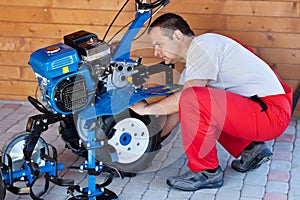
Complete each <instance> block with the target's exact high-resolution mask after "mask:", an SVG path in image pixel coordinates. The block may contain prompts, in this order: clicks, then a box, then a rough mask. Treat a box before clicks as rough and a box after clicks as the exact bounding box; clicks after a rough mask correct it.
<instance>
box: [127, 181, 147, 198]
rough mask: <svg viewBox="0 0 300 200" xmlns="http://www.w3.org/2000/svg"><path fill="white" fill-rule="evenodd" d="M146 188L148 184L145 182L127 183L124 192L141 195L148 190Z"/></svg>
mask: <svg viewBox="0 0 300 200" xmlns="http://www.w3.org/2000/svg"><path fill="white" fill-rule="evenodd" d="M148 186H149V184H148V183H145V182H136V181H129V182H128V183H127V184H126V185H125V187H124V191H127V193H129V194H137V195H143V194H144V193H145V191H146V190H147V189H148Z"/></svg>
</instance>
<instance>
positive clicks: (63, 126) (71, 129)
mask: <svg viewBox="0 0 300 200" xmlns="http://www.w3.org/2000/svg"><path fill="white" fill-rule="evenodd" d="M58 132H59V133H60V134H61V137H62V139H63V141H64V142H66V146H65V147H66V148H69V149H71V150H72V152H73V153H75V154H76V155H79V156H82V157H86V158H87V151H86V149H85V148H83V147H80V146H79V140H80V137H79V135H78V132H77V130H76V126H75V122H74V116H73V115H68V116H66V117H65V118H63V120H61V121H60V124H59V127H58ZM67 143H68V145H71V148H70V147H69V146H68V145H67Z"/></svg>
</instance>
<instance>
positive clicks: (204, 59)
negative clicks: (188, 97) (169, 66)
mask: <svg viewBox="0 0 300 200" xmlns="http://www.w3.org/2000/svg"><path fill="white" fill-rule="evenodd" d="M208 45H209V44H203V41H201V40H199V39H197V38H196V39H194V40H193V41H192V43H191V45H190V48H189V49H188V52H187V59H186V76H185V81H189V80H193V79H200V80H213V81H216V80H217V76H218V71H219V69H218V65H217V60H218V59H217V53H216V52H217V51H216V50H214V48H213V46H212V47H210V46H208Z"/></svg>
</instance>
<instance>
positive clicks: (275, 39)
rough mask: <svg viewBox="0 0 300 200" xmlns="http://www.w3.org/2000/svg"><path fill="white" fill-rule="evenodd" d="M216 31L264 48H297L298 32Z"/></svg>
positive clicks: (299, 46) (298, 45) (299, 45)
mask: <svg viewBox="0 0 300 200" xmlns="http://www.w3.org/2000/svg"><path fill="white" fill-rule="evenodd" d="M216 33H219V34H222V35H225V36H228V37H231V38H235V39H237V40H240V41H242V42H243V43H245V44H247V45H249V46H254V47H264V48H291V49H299V48H300V44H297V43H298V42H295V41H300V34H290V33H268V32H266V33H263V32H241V31H239V32H238V31H216Z"/></svg>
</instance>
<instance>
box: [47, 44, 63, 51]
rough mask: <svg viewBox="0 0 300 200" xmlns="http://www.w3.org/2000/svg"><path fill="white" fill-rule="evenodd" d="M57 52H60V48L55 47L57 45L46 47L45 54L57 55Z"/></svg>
mask: <svg viewBox="0 0 300 200" xmlns="http://www.w3.org/2000/svg"><path fill="white" fill-rule="evenodd" d="M59 51H60V47H59V46H57V45H55V46H51V47H48V48H47V49H46V52H47V53H57V52H59Z"/></svg>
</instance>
